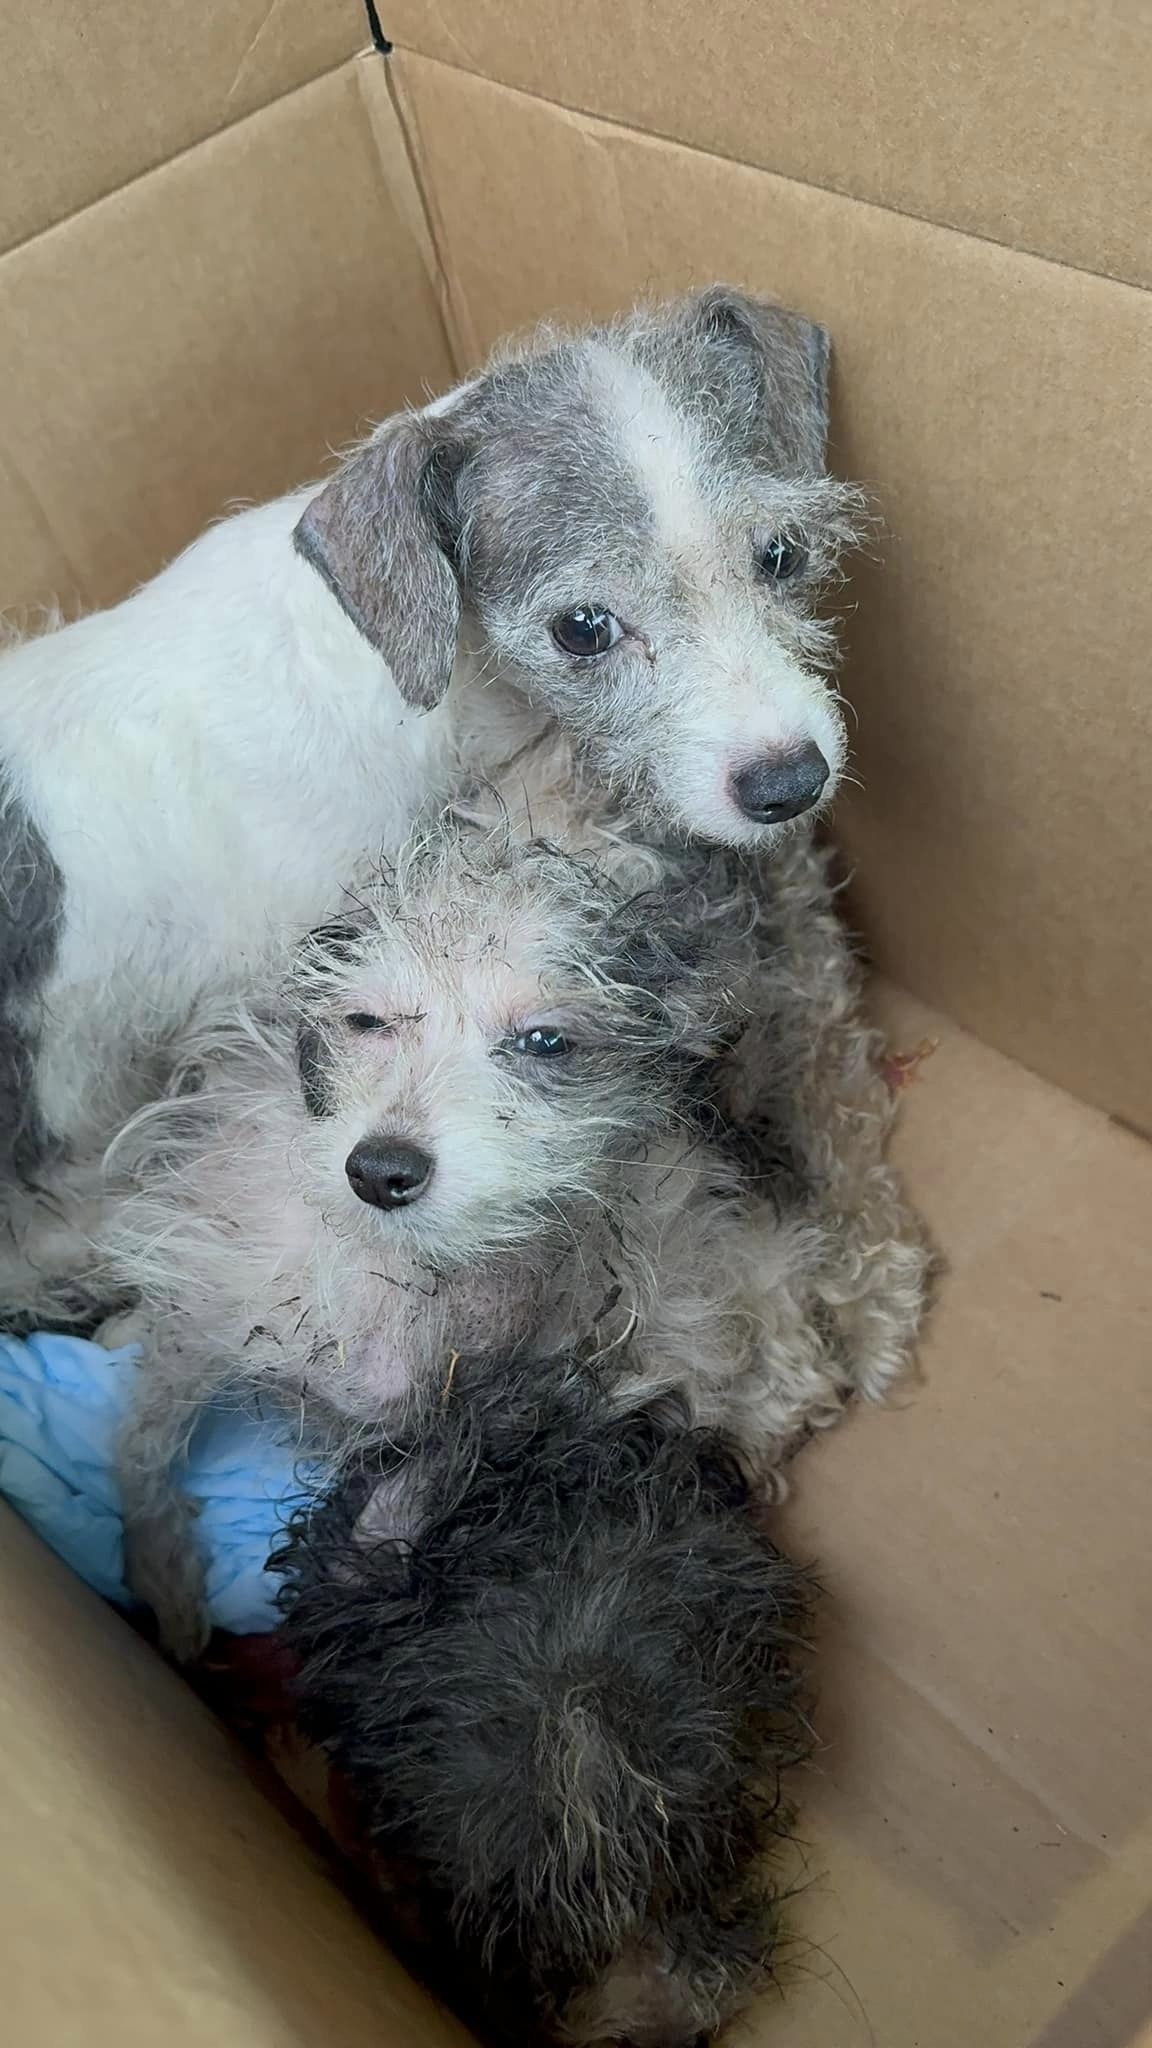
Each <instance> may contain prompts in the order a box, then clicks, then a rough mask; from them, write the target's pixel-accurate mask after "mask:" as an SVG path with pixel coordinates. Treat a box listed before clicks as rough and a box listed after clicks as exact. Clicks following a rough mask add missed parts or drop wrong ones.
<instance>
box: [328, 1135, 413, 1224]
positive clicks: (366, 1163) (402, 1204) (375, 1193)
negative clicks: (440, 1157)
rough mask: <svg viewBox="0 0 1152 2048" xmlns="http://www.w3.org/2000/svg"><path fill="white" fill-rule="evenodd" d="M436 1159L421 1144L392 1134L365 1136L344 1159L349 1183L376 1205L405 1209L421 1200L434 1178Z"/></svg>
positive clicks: (374, 1206) (357, 1192)
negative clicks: (384, 1136) (373, 1136)
mask: <svg viewBox="0 0 1152 2048" xmlns="http://www.w3.org/2000/svg"><path fill="white" fill-rule="evenodd" d="M433 1165H434V1162H433V1160H432V1159H431V1157H430V1155H429V1154H428V1153H427V1152H422V1151H421V1150H420V1147H419V1145H405V1144H401V1143H399V1142H398V1141H397V1140H395V1139H389V1138H361V1140H360V1143H359V1144H358V1145H354V1146H353V1147H352V1150H351V1152H350V1153H349V1154H348V1157H347V1159H346V1160H345V1161H344V1171H345V1173H346V1174H347V1176H348V1185H349V1187H350V1188H351V1190H352V1192H353V1194H354V1195H358V1196H359V1198H360V1200H361V1201H362V1202H369V1203H371V1205H372V1207H373V1208H374V1209H405V1208H407V1206H408V1204H409V1203H410V1202H416V1201H419V1199H420V1196H421V1195H422V1194H423V1193H424V1192H425V1189H426V1188H427V1186H428V1183H429V1181H430V1180H431V1178H432V1173H433Z"/></svg>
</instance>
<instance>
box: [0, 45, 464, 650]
mask: <svg viewBox="0 0 1152 2048" xmlns="http://www.w3.org/2000/svg"><path fill="white" fill-rule="evenodd" d="M383 70H384V66H383V62H382V60H377V63H376V65H375V66H374V67H370V66H360V65H358V64H351V65H346V66H344V67H343V68H342V69H341V70H339V71H336V72H332V73H329V74H328V75H327V76H326V77H325V78H323V79H320V80H317V81H316V83H314V84H312V85H309V86H306V87H303V88H302V89H301V90H300V91H299V92H298V93H293V94H290V95H288V96H287V97H285V98H283V99H280V100H278V101H276V103H275V104H274V105H272V106H270V107H267V108H264V109H263V110H262V111H261V112H259V113H257V114H254V115H252V116H250V117H249V119H248V120H247V121H244V122H240V123H237V124H235V125H234V126H232V127H230V128H228V129H226V130H224V132H223V133H221V134H219V135H216V136H214V137H211V138H210V139H209V140H208V141H207V142H204V143H201V144H200V145H199V146H198V147H197V148H196V149H194V150H189V151H186V152H185V153H184V154H183V155H182V156H180V157H178V158H177V159H176V160H175V161H174V162H172V163H168V164H164V165H162V166H161V167H160V168H159V169H158V170H156V171H154V172H151V173H150V174H149V175H148V176H147V177H146V178H142V179H137V180H136V181H135V183H133V184H132V185H130V186H127V187H125V188H124V189H123V190H122V191H118V192H114V193H112V194H110V195H109V197H108V198H107V199H104V200H101V201H99V202H98V203H97V204H96V205H95V206H92V207H90V208H87V209H86V210H85V211H84V212H83V213H81V214H78V215H75V216H74V217H73V218H72V219H70V220H68V221H64V222H61V223H60V224H59V225H58V226H57V227H55V228H53V229H51V230H50V231H49V233H48V234H46V235H42V236H40V237H38V238H37V239H36V240H35V241H34V242H29V243H26V244H25V245H24V247H23V248H21V249H17V250H14V251H12V252H10V254H9V255H8V256H6V257H4V258H3V259H2V260H0V326H2V329H3V333H4V356H5V374H4V378H3V383H2V386H0V438H2V442H3V448H4V456H3V463H2V465H0V529H2V530H3V532H4V534H5V536H6V540H5V547H4V549H3V552H2V553H0V611H4V610H10V609H15V610H17V611H20V610H21V609H22V608H27V607H29V606H35V605H38V604H44V603H48V602H51V601H52V600H53V599H57V600H59V601H60V602H61V603H62V604H63V606H64V608H65V610H66V611H68V612H71V611H73V610H75V609H76V607H77V606H78V605H80V604H84V605H91V604H97V603H105V604H106V603H111V602H114V601H115V600H117V599H118V598H120V597H123V596H124V595H125V594H126V592H127V591H128V590H129V589H130V588H131V587H132V586H133V585H134V584H135V583H136V582H138V581H139V580H140V579H141V578H142V577H144V576H146V575H150V574H152V573H153V572H154V571H155V570H157V569H159V568H160V567H162V565H163V564H164V563H165V562H166V561H168V560H169V559H170V558H171V557H172V556H173V555H175V554H176V553H178V552H179V550H180V548H182V547H183V546H185V545H186V544H187V542H188V541H190V540H191V539H193V538H194V537H195V535H196V534H197V533H198V532H199V531H200V530H201V528H202V527H203V526H205V525H206V524H207V522H208V521H209V520H210V519H214V518H218V517H219V516H220V514H221V513H222V512H223V511H224V510H225V509H226V508H227V506H228V505H229V503H230V502H232V501H234V500H244V499H262V498H267V497H273V496H275V495H276V493H277V492H278V491H283V490H287V489H289V488H291V487H293V486H295V485H298V484H300V483H304V482H306V481H307V480H308V478H309V477H310V476H314V475H318V474H319V473H320V472H321V471H322V470H324V469H325V468H326V467H327V464H328V460H329V451H330V450H331V449H332V448H333V447H337V448H338V447H339V446H341V445H342V444H343V443H346V442H347V441H349V440H350V439H351V438H352V437H353V436H354V435H355V434H356V433H358V432H360V431H363V430H364V429H365V428H366V426H367V424H368V423H369V421H370V420H371V419H374V418H380V417H382V416H383V415H384V414H386V413H388V412H389V411H392V410H393V409H394V408H396V407H397V406H399V405H401V404H402V403H404V402H405V401H408V400H413V401H415V402H416V403H420V402H421V401H422V399H423V396H424V394H425V391H426V390H427V389H429V388H431V389H439V388H442V387H443V386H444V385H445V384H447V383H450V382H451V378H452V369H451V364H450V361H449V356H448V350H447V344H446V340H445V336H444V330H443V325H442V322H441V318H440V311H439V304H438V298H437V287H436V282H435V279H434V278H433V276H432V274H431V269H430V264H431V257H430V254H429V251H428V247H427V241H426V236H425V233H424V224H423V215H422V212H421V210H420V206H419V202H418V199H417V196H416V193H415V189H414V186H413V183H412V174H411V169H410V167H409V164H408V160H407V156H406V152H405V149H404V144H403V140H402V138H401V136H400V133H399V129H398V126H397V123H396V117H395V115H394V113H393V111H392V108H391V105H390V103H389V100H388V95H387V91H386V86H385V81H384V79H383V76H382V74H383ZM9 532H10V533H11V535H12V536H13V539H12V543H11V544H9V543H8V541H7V535H8V534H9Z"/></svg>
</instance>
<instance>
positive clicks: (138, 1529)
mask: <svg viewBox="0 0 1152 2048" xmlns="http://www.w3.org/2000/svg"><path fill="white" fill-rule="evenodd" d="M163 1335H164V1336H166V1335H167V1333H166V1332H164V1333H163ZM99 1336H100V1341H101V1342H102V1343H103V1344H105V1345H107V1346H108V1347H109V1348H114V1347H116V1346H119V1345H122V1344H132V1343H136V1344H139V1345H140V1347H141V1356H140V1364H139V1380H138V1385H137V1389H136V1394H135V1398H134V1400H133V1403H132V1406H131V1408H130V1410H129V1412H128V1415H127V1416H126V1418H125V1420H124V1423H123V1425H122V1426H121V1429H120V1432H119V1435H118V1438H117V1445H116V1470H117V1478H118V1482H119V1490H120V1505H121V1513H122V1516H123V1522H124V1573H125V1577H126V1579H127V1581H128V1584H129V1586H130V1587H131V1589H132V1591H133V1593H134V1594H135V1595H136V1597H137V1599H138V1600H140V1601H142V1602H143V1604H144V1605H145V1606H146V1607H150V1608H151V1610H152V1612H153V1614H154V1615H155V1617H156V1624H157V1628H158V1630H159V1634H160V1641H161V1643H162V1644H163V1646H164V1648H165V1650H167V1652H168V1654H169V1655H170V1656H171V1657H172V1658H174V1659H175V1661H176V1662H177V1663H180V1664H190V1663H192V1662H193V1661H194V1659H195V1658H196V1657H197V1656H198V1655H199V1654H200V1652H201V1651H202V1650H203V1648H204V1646H205V1644H206V1643H207V1641H208V1636H209V1634H210V1623H209V1619H208V1609H207V1603H206V1598H205V1588H204V1564H203V1559H202V1557H201V1554H200V1550H199V1547H198V1544H197V1539H196V1509H195V1507H194V1505H193V1503H192V1502H191V1501H190V1500H189V1498H188V1496H187V1495H186V1494H185V1493H184V1492H182V1490H181V1488H180V1485H179V1480H178V1476H177V1475H178V1472H179V1466H180V1461H181V1459H182V1458H183V1457H184V1455H185V1453H186V1451H187V1448H188V1441H189V1438H190V1437H191V1435H192V1431H193V1429H194V1428H195V1426H196V1422H197V1419H198V1416H199V1412H200V1408H201V1405H202V1403H203V1401H204V1399H205V1398H206V1396H207V1394H208V1393H209V1391H210V1382H209V1381H208V1379H207V1378H206V1376H205V1375H204V1374H203V1373H200V1374H197V1373H195V1372H191V1373H190V1371H189V1362H188V1360H187V1358H186V1356H184V1355H182V1354H181V1352H180V1350H179V1348H178V1346H176V1345H175V1344H171V1343H167V1342H162V1341H161V1338H162V1331H161V1330H157V1329H155V1328H154V1327H153V1326H151V1325H150V1324H149V1322H148V1320H147V1318H145V1317H143V1316H139V1315H135V1314H131V1315H126V1316H122V1317H117V1318H116V1319H115V1321H113V1322H111V1323H107V1324H105V1325H104V1327H103V1328H102V1329H101V1331H100V1332H99Z"/></svg>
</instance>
